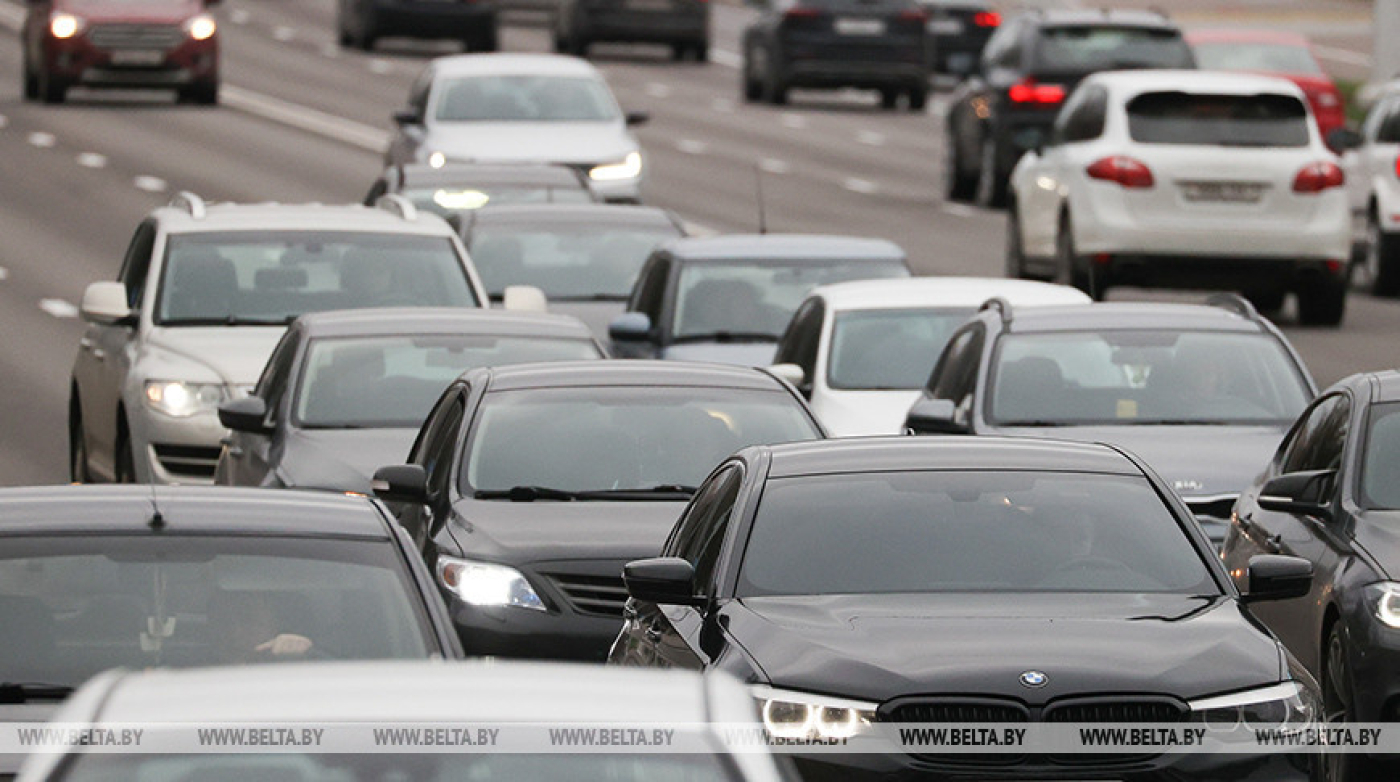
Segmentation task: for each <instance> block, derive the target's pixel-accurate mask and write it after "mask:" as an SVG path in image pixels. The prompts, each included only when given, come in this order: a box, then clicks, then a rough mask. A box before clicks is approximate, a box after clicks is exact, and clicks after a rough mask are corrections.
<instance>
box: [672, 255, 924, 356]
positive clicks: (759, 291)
mask: <svg viewBox="0 0 1400 782" xmlns="http://www.w3.org/2000/svg"><path fill="white" fill-rule="evenodd" d="M908 276H909V270H908V269H907V268H905V266H904V264H903V263H901V262H899V261H894V260H891V261H869V260H852V259H846V260H822V261H791V262H769V261H764V262H762V263H752V262H743V261H740V262H736V263H713V262H709V261H706V262H704V263H692V264H687V265H686V266H685V267H684V268H683V269H682V270H681V275H680V283H679V286H678V289H677V291H676V316H675V328H674V329H673V330H672V336H673V337H674V338H675V339H685V338H712V337H714V336H716V335H720V334H726V333H727V334H737V335H758V336H771V337H772V339H773V340H774V341H775V342H776V341H777V339H778V337H780V336H781V335H782V333H783V330H784V329H786V328H787V324H788V321H789V320H791V319H792V313H793V312H795V311H796V310H797V306H798V305H799V304H801V303H802V300H803V299H805V298H807V294H808V293H809V292H810V291H811V290H812V289H813V288H815V287H817V286H818V285H827V284H830V283H833V282H846V281H847V280H868V279H880V278H887V277H908Z"/></svg>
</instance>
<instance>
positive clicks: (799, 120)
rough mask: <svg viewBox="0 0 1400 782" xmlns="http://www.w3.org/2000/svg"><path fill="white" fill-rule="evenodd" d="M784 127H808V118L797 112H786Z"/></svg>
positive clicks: (796, 128) (797, 128) (794, 128)
mask: <svg viewBox="0 0 1400 782" xmlns="http://www.w3.org/2000/svg"><path fill="white" fill-rule="evenodd" d="M783 127H785V128H791V129H793V130H801V129H802V128H805V127H807V118H806V117H803V116H799V115H797V114H784V115H783Z"/></svg>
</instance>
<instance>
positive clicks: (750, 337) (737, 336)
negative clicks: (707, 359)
mask: <svg viewBox="0 0 1400 782" xmlns="http://www.w3.org/2000/svg"><path fill="white" fill-rule="evenodd" d="M671 341H672V342H777V341H778V336H777V335H776V334H768V333H765V332H762V331H709V332H706V333H704V334H686V335H685V336H681V337H676V338H674V339H672V340H671Z"/></svg>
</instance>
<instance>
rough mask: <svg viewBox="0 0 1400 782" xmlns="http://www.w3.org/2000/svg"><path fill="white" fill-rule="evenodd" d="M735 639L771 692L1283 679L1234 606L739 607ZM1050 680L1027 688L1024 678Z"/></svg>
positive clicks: (1131, 601) (1188, 601)
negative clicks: (1032, 674) (1030, 674)
mask: <svg viewBox="0 0 1400 782" xmlns="http://www.w3.org/2000/svg"><path fill="white" fill-rule="evenodd" d="M740 602H741V603H742V606H743V607H742V608H737V609H736V610H733V611H732V613H730V623H729V625H730V626H729V630H730V634H731V635H732V636H733V637H734V638H735V639H736V640H737V641H738V642H739V643H740V644H742V645H743V646H744V647H745V648H746V649H747V650H748V651H749V653H750V654H752V655H753V657H754V659H755V660H756V661H757V662H758V664H759V666H760V667H762V668H763V670H764V672H766V673H767V674H768V677H769V680H770V682H771V684H772V685H773V686H774V687H778V688H785V689H794V690H805V691H809V692H819V693H829V694H833V695H839V696H844V697H848V698H855V699H859V700H868V701H873V702H877V703H878V702H883V701H885V700H888V699H890V698H894V697H897V696H901V695H912V694H936V693H975V694H981V695H1001V696H1006V697H1013V698H1020V699H1023V700H1026V701H1028V702H1041V703H1043V702H1045V701H1048V700H1050V699H1052V698H1056V697H1059V696H1062V695H1070V694H1082V693H1106V692H1138V693H1144V692H1150V693H1165V694H1171V695H1176V696H1178V697H1182V698H1188V699H1189V698H1196V697H1200V696H1204V695H1210V694H1215V693H1219V692H1223V691H1227V690H1236V689H1241V688H1244V687H1250V686H1255V685H1265V684H1272V683H1275V682H1277V681H1279V680H1280V679H1281V675H1282V671H1283V662H1282V659H1283V658H1282V655H1281V653H1280V651H1279V647H1278V645H1277V644H1276V643H1275V642H1274V640H1273V639H1272V638H1271V637H1269V636H1268V635H1267V634H1266V633H1265V632H1263V631H1262V630H1260V629H1258V628H1257V627H1255V626H1254V625H1252V624H1251V623H1250V621H1249V619H1247V618H1246V617H1245V616H1244V615H1243V614H1242V612H1241V610H1240V608H1239V607H1238V604H1237V603H1236V602H1235V601H1234V600H1233V599H1231V598H1226V597H1214V598H1193V597H1189V596H1185V595H1117V594H1082V593H1060V594H1042V595H1025V594H1016V595H1009V594H1008V595H986V594H983V595H972V594H965V593H964V594H947V595H827V596H815V597H760V598H744V599H742V600H741V601H740ZM1031 670H1034V671H1040V672H1043V673H1044V674H1046V676H1047V677H1048V679H1049V681H1048V683H1047V684H1046V685H1045V686H1044V687H1042V688H1039V689H1035V690H1031V689H1028V688H1027V687H1025V686H1023V685H1022V684H1021V683H1020V676H1021V674H1022V673H1023V672H1025V671H1031Z"/></svg>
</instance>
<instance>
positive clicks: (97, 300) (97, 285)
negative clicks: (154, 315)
mask: <svg viewBox="0 0 1400 782" xmlns="http://www.w3.org/2000/svg"><path fill="white" fill-rule="evenodd" d="M78 311H79V312H81V313H82V316H83V320H86V321H90V322H92V323H103V324H106V325H120V324H123V323H127V322H130V321H132V320H133V315H134V314H135V313H133V312H132V309H131V306H130V305H129V304H127V303H126V286H125V285H123V284H122V283H120V282H94V283H92V284H91V285H89V286H87V290H84V291H83V302H82V305H81V306H79V308H78Z"/></svg>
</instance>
